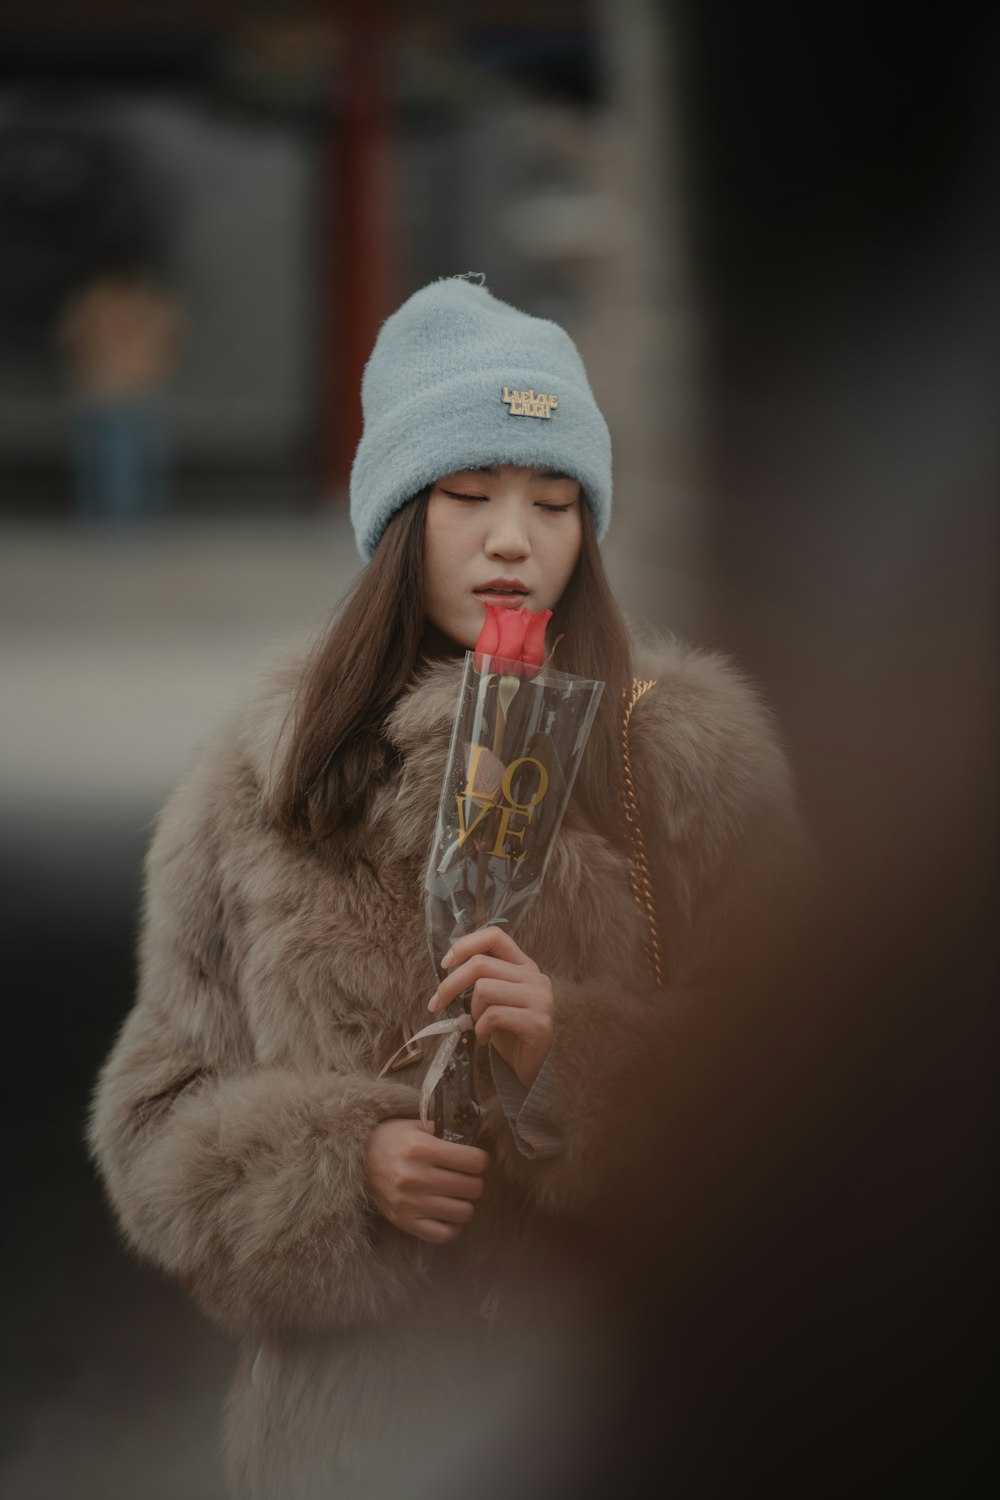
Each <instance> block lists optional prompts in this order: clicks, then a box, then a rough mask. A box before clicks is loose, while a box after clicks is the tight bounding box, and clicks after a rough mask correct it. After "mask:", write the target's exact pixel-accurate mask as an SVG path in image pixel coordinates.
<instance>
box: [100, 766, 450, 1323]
mask: <svg viewBox="0 0 1000 1500" xmlns="http://www.w3.org/2000/svg"><path fill="white" fill-rule="evenodd" d="M256 795H257V794H256V791H255V788H254V786H253V784H252V783H251V781H250V780H249V779H246V780H242V779H241V778H239V777H238V776H237V775H236V773H235V772H234V767H233V760H232V755H231V752H230V751H229V749H228V748H227V747H223V748H222V749H220V750H218V751H217V752H216V753H214V754H210V755H208V756H207V757H205V758H204V759H203V760H202V761H201V762H200V764H199V765H198V766H197V767H196V768H195V771H194V773H193V774H192V775H191V776H190V777H189V778H188V780H187V781H186V782H185V783H184V784H182V785H181V787H180V788H179V789H178V790H177V792H175V794H174V795H173V797H172V798H171V799H170V801H169V802H168V803H167V805H166V807H165V808H164V811H163V813H162V814H161V817H160V822H159V826H158V830H157V833H156V836H155V838H154V840H153V843H152V846H151V848H150V851H149V855H148V858H147V864H146V884H145V904H144V913H143V922H142V936H141V941H140V950H139V991H138V996H137V1000H136V1004H135V1006H134V1008H133V1010H132V1012H131V1014H130V1016H129V1017H128V1020H127V1021H126V1023H125V1026H124V1028H123V1030H122V1032H121V1034H120V1036H119V1038H118V1041H117V1044H116V1046H115V1048H114V1050H113V1052H112V1054H111V1056H110V1058H109V1059H108V1061H107V1063H106V1065H105V1067H104V1070H103V1072H102V1075H101V1077H100V1079H99V1081H98V1086H97V1090H96V1093H95V1099H94V1105H93V1109H92V1115H91V1120H90V1131H89V1143H90V1148H91V1152H92V1154H93V1156H94V1158H95V1159H96V1161H97V1163H98V1165H99V1167H100V1170H101V1172H102V1174H103V1177H104V1180H105V1184H106V1187H107V1190H108V1193H109V1195H110V1198H111V1201H112V1204H113V1207H114V1209H115V1211H116V1214H117V1217H118V1219H119V1222H120V1225H121V1227H122V1229H123V1231H124V1233H125V1236H126V1238H127V1239H128V1241H129V1242H130V1244H131V1246H132V1247H133V1249H134V1250H136V1251H137V1252H138V1253H139V1254H140V1255H141V1256H142V1257H143V1258H145V1259H148V1260H149V1261H151V1262H153V1263H154V1264H156V1265H157V1266H159V1267H160V1268H161V1269H162V1270H164V1271H166V1272H168V1273H170V1274H171V1275H174V1276H176V1277H177V1278H178V1279H180V1280H181V1282H182V1283H184V1284H186V1285H187V1287H188V1288H189V1290H190V1291H191V1292H192V1294H193V1295H194V1297H195V1298H196V1300H197V1301H198V1302H199V1303H200V1304H201V1306H202V1307H203V1309H204V1310H205V1311H206V1312H207V1313H208V1314H209V1315H210V1316H211V1317H212V1318H213V1319H214V1320H215V1321H217V1322H219V1323H221V1324H222V1325H223V1326H224V1327H226V1328H228V1329H229V1330H231V1331H233V1332H241V1333H246V1332H248V1331H249V1332H254V1331H259V1332H260V1333H261V1334H263V1333H266V1332H268V1331H270V1330H274V1329H277V1328H281V1329H294V1328H314V1327H316V1326H324V1325H326V1326H333V1325H338V1324H353V1323H358V1322H362V1321H365V1320H368V1319H371V1318H373V1317H379V1316H382V1315H384V1314H385V1313H386V1312H387V1311H388V1310H389V1309H391V1308H393V1307H395V1306H397V1305H398V1304H399V1303H400V1302H401V1301H402V1300H404V1299H405V1298H406V1297H407V1296H408V1295H409V1294H410V1293H411V1292H412V1290H413V1287H414V1285H415V1284H416V1282H417V1281H419V1279H420V1276H421V1271H420V1260H419V1243H418V1241H416V1240H415V1239H413V1238H412V1237H409V1236H405V1235H403V1234H401V1233H399V1232H398V1231H397V1230H395V1229H393V1228H392V1226H390V1225H388V1224H383V1223H382V1222H381V1221H378V1223H377V1224H376V1221H375V1216H374V1213H373V1212H372V1211H371V1210H370V1209H369V1207H368V1203H367V1199H366V1194H365V1188H364V1178H363V1153H364V1149H365V1145H366V1142H367V1139H368V1136H369V1134H370V1132H371V1130H372V1127H373V1126H374V1125H375V1123H376V1122H377V1121H379V1120H382V1119H387V1118H391V1117H394V1116H409V1115H413V1114H414V1113H415V1109H414V1102H413V1093H412V1090H410V1089H408V1088H406V1087H405V1086H403V1085H401V1084H399V1083H396V1082H389V1081H377V1080H376V1079H375V1078H374V1077H373V1076H372V1073H371V1070H370V1069H368V1068H366V1067H365V1066H364V1064H363V1062H362V1060H361V1058H360V1056H359V1057H358V1058H356V1059H355V1058H353V1057H352V1054H351V1044H350V1042H347V1043H345V1046H344V1049H343V1051H342V1053H341V1055H339V1056H338V1058H337V1059H336V1062H337V1066H336V1067H335V1068H333V1067H330V1066H325V1065H323V1062H322V1061H321V1060H320V1059H319V1057H317V1059H316V1061H315V1062H313V1063H312V1064H310V1063H309V1061H308V1059H302V1058H299V1059H295V1060H294V1062H293V1060H292V1059H291V1058H289V1057H285V1056H283V1055H282V1052H281V1048H280V1046H277V1047H275V1049H274V1051H273V1058H272V1059H267V1058H263V1059H262V1058H261V1056H260V1055H259V1054H260V1051H261V1038H260V1034H259V1032H258V1036H257V1038H256V1040H255V1041H252V1040H251V1037H250V1033H249V1029H248V1023H247V1011H246V1005H245V1004H244V1000H243V998H242V997H241V995H240V993H239V992H238V990H239V975H238V973H237V953H236V951H235V949H236V944H235V942H234V935H235V934H238V932H239V930H240V927H241V922H242V921H243V920H244V917H245V914H244V913H242V912H241V911H240V910H239V909H238V903H237V898H236V897H234V895H233V894H232V893H233V891H234V890H239V889H240V888H243V889H248V886H247V880H248V879H252V878H253V855H254V850H253V847H252V846H250V845H248V844H247V840H248V838H249V837H250V835H249V833H247V832H245V831H243V830H242V826H241V825H246V827H249V826H250V825H251V824H252V819H253V816H254V806H253V803H254V799H255V797H256ZM234 826H235V829H236V830H238V831H239V833H238V836H237V834H236V833H234V831H233V829H234ZM236 860H239V861H240V862H241V863H242V865H243V866H244V868H243V869H242V870H241V871H240V872H239V879H236V874H237V872H236V871H234V869H233V864H234V862H235V861H236ZM248 988H254V989H255V990H256V991H257V992H262V991H264V990H265V989H266V981H265V983H263V984H260V983H258V984H257V985H256V986H248ZM262 1000H263V1002H265V1003H266V1000H267V996H266V994H262ZM352 1063H354V1064H355V1065H354V1066H352Z"/></svg>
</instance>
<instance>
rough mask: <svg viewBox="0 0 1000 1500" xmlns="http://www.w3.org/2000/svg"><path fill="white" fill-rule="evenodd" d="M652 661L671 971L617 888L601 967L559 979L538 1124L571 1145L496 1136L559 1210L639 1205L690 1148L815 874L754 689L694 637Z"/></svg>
mask: <svg viewBox="0 0 1000 1500" xmlns="http://www.w3.org/2000/svg"><path fill="white" fill-rule="evenodd" d="M643 667H644V670H643V675H644V676H651V677H654V678H655V680H656V686H655V688H654V689H653V690H652V691H651V692H649V693H648V694H647V695H646V696H644V697H643V698H642V699H640V701H639V703H638V705H637V706H636V709H635V712H634V715H633V719H632V755H633V763H634V767H635V776H636V783H637V792H638V797H639V803H640V815H641V822H642V826H643V832H644V838H645V843H646V850H647V855H648V858H649V860H650V864H651V867H652V875H653V885H654V889H655V892H656V904H657V909H658V917H659V927H660V939H661V946H662V948H663V951H664V966H665V969H666V975H665V980H664V983H663V985H662V987H661V986H657V985H655V984H654V983H653V981H652V979H651V977H650V975H649V973H648V969H647V966H646V963H645V961H644V959H643V958H642V957H641V956H640V952H639V944H638V943H637V941H636V936H637V934H636V929H635V925H634V923H633V924H630V923H629V920H628V919H629V918H630V917H633V918H634V917H635V911H634V910H630V903H629V899H628V898H627V897H624V896H623V894H622V889H621V885H620V884H619V887H618V890H617V901H618V915H617V918H616V917H615V916H613V915H612V911H611V910H610V909H609V910H608V911H607V912H604V913H600V912H599V911H596V910H595V911H594V913H593V914H592V917H591V921H592V923H593V924H594V925H596V926H599V928H600V930H601V931H602V933H603V935H604V939H605V955H604V957H605V961H604V962H603V963H601V965H600V969H599V972H598V973H595V974H593V976H592V977H587V976H584V975H581V974H580V973H579V972H573V971H572V968H571V966H570V965H569V964H568V963H565V962H564V966H563V968H562V972H560V970H559V968H557V967H552V968H551V969H550V970H549V975H550V978H551V979H552V982H553V989H554V992H555V999H556V1029H555V1035H554V1040H553V1045H552V1048H551V1050H550V1052H549V1056H548V1058H547V1059H546V1063H545V1066H544V1068H543V1071H542V1074H541V1075H540V1077H539V1080H538V1082H537V1083H536V1085H535V1088H534V1089H533V1090H532V1091H531V1093H530V1094H529V1095H528V1096H527V1099H526V1101H525V1108H524V1111H523V1112H524V1113H525V1114H527V1115H528V1116H529V1118H531V1119H532V1120H538V1119H542V1120H544V1121H545V1122H546V1123H547V1124H548V1126H549V1129H550V1133H551V1135H552V1136H553V1138H555V1139H558V1141H559V1143H560V1144H559V1147H558V1149H556V1150H552V1151H546V1150H541V1151H536V1150H533V1148H532V1146H531V1144H530V1141H528V1142H526V1141H525V1140H524V1139H523V1138H521V1135H520V1132H519V1131H518V1129H517V1127H516V1122H514V1121H512V1122H511V1126H512V1128H511V1129H510V1130H508V1131H507V1132H506V1133H505V1134H504V1135H502V1136H501V1137H500V1139H499V1142H498V1157H499V1160H500V1162H501V1164H502V1166H503V1168H504V1170H505V1171H506V1172H507V1173H509V1174H510V1176H511V1177H512V1178H514V1179H515V1180H516V1181H517V1182H518V1183H519V1184H521V1186H522V1187H523V1189H524V1190H525V1192H526V1193H527V1194H528V1195H529V1197H530V1198H531V1199H532V1200H533V1201H534V1202H535V1204H536V1205H537V1206H538V1207H539V1208H541V1209H543V1210H548V1211H578V1210H582V1209H585V1208H588V1207H590V1206H593V1205H595V1204H600V1203H603V1205H604V1210H605V1211H606V1212H609V1213H613V1212H614V1211H615V1208H616V1207H617V1206H619V1205H621V1204H623V1203H628V1202H632V1201H638V1203H639V1207H640V1211H641V1199H642V1183H643V1181H644V1180H646V1181H648V1180H649V1173H650V1171H651V1169H655V1168H656V1167H657V1166H660V1167H662V1166H663V1163H664V1161H665V1160H668V1159H669V1157H670V1153H671V1151H672V1150H674V1149H676V1148H677V1145H678V1143H677V1141H676V1140H674V1141H671V1140H670V1139H669V1136H670V1135H671V1134H672V1133H673V1134H676V1133H677V1132H678V1130H679V1129H680V1125H679V1122H680V1118H681V1113H682V1110H681V1100H682V1099H683V1098H684V1097H685V1095H686V1096H687V1099H688V1101H690V1099H691V1097H692V1093H693V1090H694V1089H695V1088H696V1087H697V1085H698V1081H699V1080H698V1075H699V1070H705V1069H706V1068H707V1069H708V1070H709V1071H710V1070H711V1068H712V1061H711V1059H712V1057H713V1052H712V1049H713V1047H715V1046H716V1044H717V1042H718V1038H719V1037H720V1035H721V1036H726V1035H729V1036H735V1035H737V1028H736V1027H735V1025H734V1023H735V1022H736V1021H737V1012H738V1010H739V1007H740V1005H741V1003H744V1002H746V1003H750V1002H752V997H753V995H754V993H755V992H759V990H760V987H761V986H766V985H767V984H768V982H769V980H770V976H771V975H772V974H773V973H774V972H775V968H776V962H777V960H778V958H779V955H780V952H781V945H782V942H783V941H784V940H785V939H786V938H791V937H792V936H793V933H794V930H795V928H796V926H797V921H798V918H797V916H796V911H797V910H798V911H799V913H801V900H802V895H803V892H804V890H805V889H807V887H808V876H809V871H810V870H811V864H812V857H811V854H810V852H809V844H808V840H807V837H806V835H805V833H804V829H803V825H802V821H801V818H800V815H799V811H798V807H797V800H796V795H795V792H794V788H793V784H792V778H791V774H790V770H789V765H788V761H787V758H786V755H785V752H784V750H783V747H782V745H781V740H780V736H779V733H778V731H777V728H776V725H775V723H774V720H773V718H772V715H771V713H770V711H769V710H768V708H767V707H766V705H765V704H764V703H763V702H762V700H761V699H760V697H759V695H758V694H757V692H756V690H755V689H754V688H753V686H752V685H751V684H750V683H749V682H748V681H747V680H746V679H745V677H744V676H743V675H742V674H741V673H740V672H739V671H738V670H737V669H736V668H735V667H734V666H733V665H732V664H731V663H729V662H728V661H727V660H726V659H725V658H723V657H721V656H717V655H714V654H710V653H707V652H703V651H700V650H698V649H696V648H691V647H685V646H682V645H681V644H680V643H671V644H670V646H669V647H664V648H663V649H662V650H661V651H660V652H659V653H658V654H657V655H656V656H654V657H653V658H651V659H647V660H646V662H645V663H644V664H643ZM606 886H607V887H608V888H609V889H611V888H613V886H614V883H613V882H612V881H610V880H609V881H607V882H606ZM613 906H614V902H613V901H609V908H612V907H613ZM564 960H565V955H564ZM702 1081H703V1079H702ZM709 1087H711V1079H709ZM539 1095H541V1097H539ZM637 1194H638V1198H637V1197H636V1195H637Z"/></svg>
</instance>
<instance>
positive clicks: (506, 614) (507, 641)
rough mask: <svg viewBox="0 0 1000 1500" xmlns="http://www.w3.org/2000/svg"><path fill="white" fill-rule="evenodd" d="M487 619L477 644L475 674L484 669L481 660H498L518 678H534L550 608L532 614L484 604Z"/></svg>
mask: <svg viewBox="0 0 1000 1500" xmlns="http://www.w3.org/2000/svg"><path fill="white" fill-rule="evenodd" d="M485 608H486V619H485V620H484V621H483V628H482V630H481V631H480V632H479V639H478V641H477V642H476V655H475V662H476V671H477V672H481V671H482V670H483V657H484V656H491V657H493V658H494V659H495V660H497V661H501V662H502V663H503V665H504V667H506V668H509V669H510V672H511V674H512V675H515V676H517V677H533V676H534V675H535V673H536V672H537V671H538V669H539V667H540V666H541V665H542V662H543V661H544V660H545V627H546V625H547V624H548V623H549V621H550V620H551V618H552V611H551V609H541V610H539V611H538V613H537V614H533V613H532V611H531V610H530V609H524V608H521V609H508V608H507V607H506V606H505V605H503V604H487V605H486V606H485Z"/></svg>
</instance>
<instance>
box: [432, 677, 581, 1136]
mask: <svg viewBox="0 0 1000 1500" xmlns="http://www.w3.org/2000/svg"><path fill="white" fill-rule="evenodd" d="M524 670H525V669H524V668H523V667H522V666H521V664H520V663H517V664H514V663H510V662H505V661H503V660H502V659H500V658H497V657H489V656H479V655H476V654H474V653H473V652H471V651H469V652H467V653H466V658H465V670H464V673H463V676H462V685H461V689H460V691H459V699H458V704H457V706H456V711H455V722H454V727H453V730H452V737H451V746H450V750H449V754H448V763H447V766H446V768H445V773H444V780H443V783H442V787H441V799H440V802H439V805H438V815H437V823H436V827H435V832H434V841H433V844H432V846H431V852H430V858H429V860H428V864H427V874H426V877H425V883H424V884H425V892H426V912H427V936H428V943H429V945H430V951H431V957H432V959H433V962H434V967H435V972H436V973H441V960H442V958H443V957H444V955H445V954H446V953H447V952H448V950H449V949H450V948H451V946H452V944H453V943H454V942H455V941H456V939H458V938H459V937H462V936H463V935H465V934H466V933H470V932H477V931H479V930H480V929H481V928H483V927H489V926H497V927H503V928H506V929H508V930H512V929H513V928H514V926H515V924H516V922H517V919H518V918H519V917H520V915H521V913H522V912H523V911H524V909H525V907H526V906H527V905H528V903H529V902H530V901H531V900H532V898H533V897H534V895H535V893H536V891H537V890H538V889H539V887H540V885H541V883H542V879H543V877H544V875H545V869H546V866H547V864H548V860H549V856H550V854H551V852H552V848H553V844H554V842H555V838H556V834H557V833H558V831H559V826H560V824H561V822H562V818H563V814H564V812H565V810H566V804H567V801H568V800H569V795H570V792H571V790H572V787H573V782H574V779H575V777H576V773H577V769H578V767H579V764H580V759H581V756H582V755H583V751H584V748H585V746H586V744H587V738H588V736H589V734H590V729H591V725H592V724H593V722H594V715H595V713H596V712H597V706H598V703H599V702H600V697H601V693H602V691H603V687H604V684H603V683H601V682H592V681H590V680H589V679H587V678H583V677H575V676H572V675H570V674H569V673H566V672H558V671H555V670H554V669H553V668H552V667H548V666H546V667H541V668H540V669H539V670H538V671H537V672H536V673H535V674H534V675H533V676H527V675H520V674H521V673H523V672H524ZM469 999H470V993H469V992H467V993H466V994H465V995H463V996H460V997H459V998H458V999H457V1000H455V1001H453V1002H452V1004H451V1005H450V1006H448V1008H447V1009H446V1010H445V1012H444V1013H443V1018H442V1020H441V1021H439V1022H438V1023H437V1024H436V1028H427V1029H426V1031H425V1032H424V1033H423V1034H424V1035H428V1034H433V1032H434V1031H435V1030H437V1034H438V1035H439V1038H440V1040H439V1043H438V1051H437V1054H436V1056H435V1058H434V1060H433V1062H432V1064H431V1067H430V1068H429V1069H428V1072H427V1074H426V1077H425V1082H424V1091H423V1096H422V1100H421V1117H422V1118H424V1119H425V1121H426V1119H427V1112H428V1109H429V1103H430V1100H431V1099H433V1106H434V1125H435V1130H436V1132H437V1133H438V1134H439V1135H443V1136H444V1137H445V1138H446V1139H450V1140H460V1141H465V1142H471V1141H474V1140H475V1138H476V1136H477V1134H478V1130H479V1122H480V1118H481V1107H480V1104H479V1100H478V1096H477V1091H476V1062H475V1033H474V1031H472V1029H471V1020H470V1018H469V1015H468V1004H469Z"/></svg>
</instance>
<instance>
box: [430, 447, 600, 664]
mask: <svg viewBox="0 0 1000 1500" xmlns="http://www.w3.org/2000/svg"><path fill="white" fill-rule="evenodd" d="M584 503H585V502H584V501H583V498H582V496H581V493H580V486H579V484H578V482H577V481H576V480H575V479H570V478H569V477H568V476H567V475H565V474H559V473H557V472H556V471H555V470H554V469H525V468H521V467H520V466H519V465H517V464H500V465H498V466H497V467H496V468H488V469H460V470H458V471H456V472H455V473H454V474H446V475H445V477H444V478H443V479H439V480H438V481H437V483H436V484H434V485H433V486H432V487H431V493H430V500H429V502H428V506H427V523H426V528H425V531H424V593H425V608H426V615H427V620H428V622H429V623H430V624H431V625H433V626H436V628H437V629H438V630H440V631H441V633H442V634H443V635H445V636H447V637H448V639H449V640H452V641H454V642H455V643H456V644H457V645H459V646H464V647H466V648H467V649H468V648H469V647H472V646H474V645H475V644H476V641H477V640H478V639H479V632H480V631H481V630H482V628H483V621H484V620H485V618H486V610H485V605H486V604H502V605H505V606H506V607H507V608H508V609H520V608H521V607H522V606H526V607H527V608H528V609H530V610H532V611H534V612H536V613H537V611H538V610H542V609H554V608H555V606H556V605H557V604H558V602H559V600H560V598H561V597H562V592H563V590H564V589H565V587H566V584H567V583H568V582H569V578H570V575H571V573H572V572H573V569H574V567H575V566H576V560H577V558H578V557H579V555H580V541H581V520H580V506H581V505H582V504H584Z"/></svg>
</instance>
